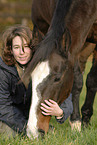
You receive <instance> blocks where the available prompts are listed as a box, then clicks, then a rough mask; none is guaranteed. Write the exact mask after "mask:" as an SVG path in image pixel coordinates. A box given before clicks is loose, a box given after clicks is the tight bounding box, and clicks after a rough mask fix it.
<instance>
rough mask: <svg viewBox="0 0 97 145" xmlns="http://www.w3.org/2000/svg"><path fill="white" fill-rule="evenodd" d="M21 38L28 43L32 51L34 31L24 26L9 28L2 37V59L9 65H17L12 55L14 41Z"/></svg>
mask: <svg viewBox="0 0 97 145" xmlns="http://www.w3.org/2000/svg"><path fill="white" fill-rule="evenodd" d="M16 36H20V37H21V38H24V39H25V40H26V41H27V44H28V46H29V47H30V48H31V49H32V31H31V30H30V29H29V28H28V27H26V26H23V25H15V26H12V27H10V28H8V29H7V30H6V31H5V32H4V34H3V37H2V40H3V41H2V43H3V48H2V59H3V61H4V62H5V63H6V64H7V65H10V66H12V65H15V62H16V61H15V58H14V56H13V54H12V40H13V38H14V37H16Z"/></svg>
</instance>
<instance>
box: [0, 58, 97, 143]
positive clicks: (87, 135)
mask: <svg viewBox="0 0 97 145" xmlns="http://www.w3.org/2000/svg"><path fill="white" fill-rule="evenodd" d="M90 67H91V59H89V60H88V62H87V65H86V69H85V73H84V77H83V78H84V86H83V90H82V93H81V95H80V107H81V106H82V104H83V102H84V99H85V93H86V88H85V80H86V76H87V73H88V72H89V69H90ZM96 106H97V99H96V98H95V102H94V114H93V116H92V118H91V126H89V127H88V128H86V129H85V130H82V131H81V132H80V133H79V132H77V131H71V128H70V125H69V119H68V120H67V121H66V122H65V123H64V124H62V125H60V124H58V123H57V122H56V120H55V118H54V117H52V119H51V121H50V124H52V125H54V127H55V130H54V131H53V132H51V131H49V133H48V134H47V135H46V136H45V138H44V139H43V140H41V139H39V140H36V139H34V140H33V141H32V140H30V139H28V138H27V137H26V138H24V137H21V136H16V137H15V138H14V139H13V138H11V139H7V138H6V139H5V140H3V139H2V136H1V137H0V145H32V144H33V145H97V115H96V113H97V108H96Z"/></svg>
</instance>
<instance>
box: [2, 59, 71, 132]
mask: <svg viewBox="0 0 97 145" xmlns="http://www.w3.org/2000/svg"><path fill="white" fill-rule="evenodd" d="M19 80H20V78H19V75H18V72H17V69H16V67H15V66H13V67H12V66H7V65H6V64H5V63H4V62H3V61H2V59H1V58H0V121H2V122H4V123H6V124H7V125H8V126H9V127H11V128H12V129H14V130H15V131H18V132H20V133H21V132H23V130H24V129H25V126H26V124H27V120H28V114H29V109H30V102H31V95H32V94H31V82H30V84H29V87H28V90H26V88H25V86H24V84H23V83H21V84H18V81H19ZM60 107H61V108H62V109H63V112H64V116H63V118H62V119H59V120H57V119H56V120H57V121H58V122H59V123H63V122H64V121H65V120H66V119H67V118H68V117H69V116H70V114H71V113H72V111H73V105H72V96H71V95H70V96H69V97H68V98H67V99H66V100H65V101H64V102H63V103H62V104H61V106H60Z"/></svg>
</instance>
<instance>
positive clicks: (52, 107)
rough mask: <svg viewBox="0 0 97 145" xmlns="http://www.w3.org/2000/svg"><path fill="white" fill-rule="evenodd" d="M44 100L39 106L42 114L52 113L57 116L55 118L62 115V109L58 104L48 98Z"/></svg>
mask: <svg viewBox="0 0 97 145" xmlns="http://www.w3.org/2000/svg"><path fill="white" fill-rule="evenodd" d="M44 101H45V103H46V104H44V103H41V107H40V108H41V110H42V114H44V115H52V116H53V115H54V116H56V117H57V119H60V118H62V117H63V116H62V115H63V110H62V109H61V108H60V107H59V105H58V104H57V103H56V102H55V101H53V100H51V99H49V101H48V100H44Z"/></svg>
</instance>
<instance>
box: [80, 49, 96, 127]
mask: <svg viewBox="0 0 97 145" xmlns="http://www.w3.org/2000/svg"><path fill="white" fill-rule="evenodd" d="M86 87H87V94H86V99H85V103H84V105H83V106H82V109H81V112H82V124H83V125H86V126H87V125H88V124H89V122H90V118H91V116H92V115H93V103H94V98H95V94H96V91H97V46H96V48H95V51H94V59H93V65H92V68H91V70H90V72H89V74H88V76H87V81H86Z"/></svg>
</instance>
